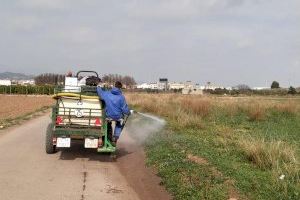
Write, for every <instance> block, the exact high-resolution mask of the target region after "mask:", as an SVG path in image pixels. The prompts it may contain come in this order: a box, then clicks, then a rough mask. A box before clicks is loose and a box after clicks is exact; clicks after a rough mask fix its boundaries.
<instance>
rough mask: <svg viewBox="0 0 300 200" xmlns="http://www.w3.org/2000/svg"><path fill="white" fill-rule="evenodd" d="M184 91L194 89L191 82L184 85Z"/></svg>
mask: <svg viewBox="0 0 300 200" xmlns="http://www.w3.org/2000/svg"><path fill="white" fill-rule="evenodd" d="M184 89H194V84H193V83H192V81H186V82H185V83H184Z"/></svg>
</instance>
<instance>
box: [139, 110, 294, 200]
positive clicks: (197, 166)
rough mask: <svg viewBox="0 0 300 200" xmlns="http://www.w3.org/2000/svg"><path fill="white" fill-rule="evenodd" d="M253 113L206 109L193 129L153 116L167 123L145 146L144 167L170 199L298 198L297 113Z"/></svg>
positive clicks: (173, 119) (276, 111)
mask: <svg viewBox="0 0 300 200" xmlns="http://www.w3.org/2000/svg"><path fill="white" fill-rule="evenodd" d="M135 106H137V107H138V109H140V110H145V108H143V105H135ZM146 111H149V108H147V109H146ZM150 112H151V110H150ZM259 112H262V113H260V114H259V115H260V116H263V117H262V118H261V117H256V116H257V115H255V117H254V118H253V119H252V118H250V116H249V112H247V110H246V109H244V108H243V109H239V110H238V111H237V112H234V114H230V115H229V114H228V111H227V109H225V108H223V107H220V106H212V108H211V110H210V113H209V114H208V115H205V116H204V117H203V116H201V120H199V121H201V124H202V125H201V126H196V127H195V126H191V125H188V123H186V122H185V123H184V126H183V125H182V124H180V123H179V122H178V121H177V120H176V119H175V118H174V117H170V114H168V115H164V114H162V113H159V114H161V115H162V116H163V117H164V118H165V119H166V120H167V122H168V123H167V127H166V130H165V131H163V132H161V133H157V134H155V135H154V136H152V138H151V140H148V142H147V143H146V153H147V159H148V160H147V163H148V164H149V165H151V166H154V167H155V168H157V170H158V172H159V176H161V177H162V184H164V185H165V186H166V188H167V189H168V191H169V192H170V193H171V194H172V195H173V196H174V198H175V199H229V198H230V197H234V198H238V199H299V198H300V177H299V169H300V166H299V155H300V114H299V113H297V112H285V111H282V110H279V109H275V108H273V107H270V108H267V109H264V110H262V111H259ZM154 113H155V112H154ZM199 117H200V116H199ZM190 154H191V155H193V156H197V157H198V158H201V159H204V160H206V161H207V162H206V163H197V162H195V161H193V160H190V159H188V156H187V155H190ZM294 159H295V160H294ZM259 162H261V163H259ZM281 175H285V177H284V179H283V180H281V179H279V177H280V176H281Z"/></svg>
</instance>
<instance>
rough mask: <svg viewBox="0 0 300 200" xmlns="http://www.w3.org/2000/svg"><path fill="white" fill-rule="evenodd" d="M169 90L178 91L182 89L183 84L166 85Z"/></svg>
mask: <svg viewBox="0 0 300 200" xmlns="http://www.w3.org/2000/svg"><path fill="white" fill-rule="evenodd" d="M168 87H169V89H170V90H180V89H183V88H184V84H183V83H175V82H173V83H169V85H168Z"/></svg>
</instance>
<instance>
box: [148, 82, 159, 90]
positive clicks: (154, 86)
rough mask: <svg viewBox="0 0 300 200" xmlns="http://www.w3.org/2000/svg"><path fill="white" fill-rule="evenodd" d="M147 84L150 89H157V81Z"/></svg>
mask: <svg viewBox="0 0 300 200" xmlns="http://www.w3.org/2000/svg"><path fill="white" fill-rule="evenodd" d="M149 86H150V89H152V90H157V89H159V88H158V84H157V83H150V84H149Z"/></svg>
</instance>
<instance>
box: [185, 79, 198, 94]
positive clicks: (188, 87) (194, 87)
mask: <svg viewBox="0 0 300 200" xmlns="http://www.w3.org/2000/svg"><path fill="white" fill-rule="evenodd" d="M182 94H191V95H203V89H201V86H200V85H199V84H193V83H192V81H186V82H185V83H184V88H183V89H182Z"/></svg>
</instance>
